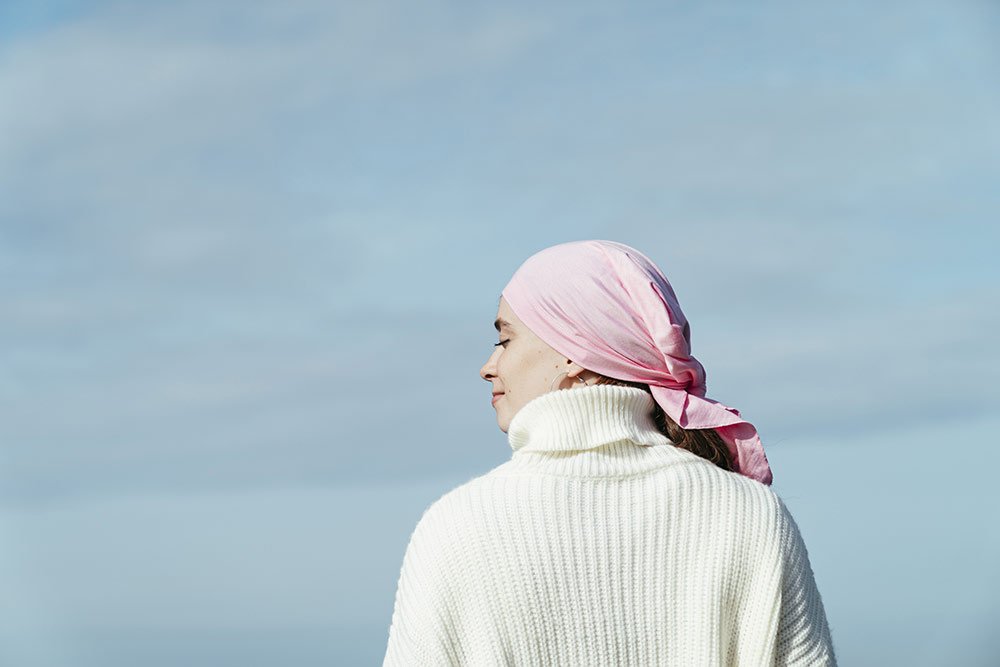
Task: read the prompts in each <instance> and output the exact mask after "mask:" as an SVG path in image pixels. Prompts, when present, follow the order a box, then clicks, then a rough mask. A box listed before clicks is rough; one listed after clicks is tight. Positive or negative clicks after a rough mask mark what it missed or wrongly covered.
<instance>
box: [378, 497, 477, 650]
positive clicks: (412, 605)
mask: <svg viewBox="0 0 1000 667" xmlns="http://www.w3.org/2000/svg"><path fill="white" fill-rule="evenodd" d="M439 503H440V501H438V503H435V504H434V505H432V506H431V507H430V508H428V509H427V511H425V512H424V515H423V517H422V518H421V519H420V521H419V522H418V524H417V526H416V528H415V529H414V531H413V534H412V536H411V537H410V542H409V544H408V545H407V547H406V553H405V555H404V556H403V567H402V570H401V571H400V575H399V582H398V585H397V589H396V601H395V606H394V607H393V613H392V625H391V626H390V628H389V643H388V646H387V648H386V653H385V658H384V661H383V663H382V664H383V667H444V666H447V665H455V664H459V662H458V660H457V659H456V656H454V655H453V646H454V644H453V642H452V641H451V638H452V637H454V633H455V630H456V629H455V628H454V627H453V625H454V624H453V623H452V620H453V619H451V618H450V617H449V613H448V611H447V610H448V605H447V598H448V584H447V576H446V574H445V573H446V564H445V563H444V561H443V550H442V548H441V545H440V532H439V530H438V528H439V526H437V524H438V523H440V521H441V519H440V518H439V517H438V512H437V511H436V510H437V509H440V508H439V507H438V505H439Z"/></svg>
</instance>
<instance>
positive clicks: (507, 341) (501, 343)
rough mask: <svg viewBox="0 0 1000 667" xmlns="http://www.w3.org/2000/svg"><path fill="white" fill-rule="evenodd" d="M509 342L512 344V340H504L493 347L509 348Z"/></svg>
mask: <svg viewBox="0 0 1000 667" xmlns="http://www.w3.org/2000/svg"><path fill="white" fill-rule="evenodd" d="M509 342H510V338H508V339H507V340H502V341H500V342H499V343H493V347H500V346H501V345H502V346H504V347H507V343H509Z"/></svg>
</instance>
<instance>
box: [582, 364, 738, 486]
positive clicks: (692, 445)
mask: <svg viewBox="0 0 1000 667" xmlns="http://www.w3.org/2000/svg"><path fill="white" fill-rule="evenodd" d="M597 384H613V385H617V386H619V387H635V388H636V389H642V390H643V391H645V392H648V393H649V394H650V395H652V393H653V392H652V391H650V389H649V385H648V384H642V383H639V382H626V381H625V380H616V379H614V378H609V377H607V376H604V375H598V379H597ZM650 416H651V417H652V418H653V423H654V424H655V425H656V429H657V430H658V431H659V432H660V433H662V434H663V435H665V436H667V437H668V438H670V441H671V442H673V443H674V445H675V446H676V447H680V448H681V449H686V450H687V451H689V452H691V453H692V454H697V455H698V456H700V457H701V458H703V459H707V460H709V461H711V462H712V463H714V464H715V465H717V466H719V467H720V468H722V469H723V470H728V471H730V472H735V470H734V467H733V460H732V458H731V457H730V456H729V448H728V447H727V446H726V443H725V441H724V440H723V439H722V436H720V435H719V434H718V432H717V431H716V430H715V429H714V428H701V429H685V428H681V427H680V426H678V425H677V422H675V421H674V420H673V419H671V418H670V416H669V415H667V413H666V412H664V411H663V408H661V407H660V405H659V404H658V403H657V402H656V401H653V412H652V413H651V414H650Z"/></svg>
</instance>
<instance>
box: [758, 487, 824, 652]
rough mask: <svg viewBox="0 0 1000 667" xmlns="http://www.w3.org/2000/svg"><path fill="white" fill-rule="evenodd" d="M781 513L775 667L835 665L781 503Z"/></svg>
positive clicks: (805, 558) (803, 557)
mask: <svg viewBox="0 0 1000 667" xmlns="http://www.w3.org/2000/svg"><path fill="white" fill-rule="evenodd" d="M781 514H782V517H781V552H782V578H781V608H780V610H779V617H778V633H777V637H776V642H775V659H774V664H775V665H776V666H785V665H788V666H792V665H794V666H796V667H797V666H800V665H801V666H806V665H810V666H812V665H816V666H824V667H826V666H835V665H836V664H837V663H836V658H835V656H834V654H833V643H832V641H831V639H830V628H829V626H828V625H827V620H826V612H825V611H824V609H823V601H822V600H821V599H820V595H819V591H818V590H817V588H816V580H815V579H814V577H813V572H812V568H811V567H810V565H809V555H808V553H807V552H806V547H805V544H804V543H803V541H802V535H801V534H800V533H799V528H798V526H797V525H796V524H795V520H794V519H792V516H791V514H790V513H789V512H788V509H787V508H786V507H785V504H784V503H781Z"/></svg>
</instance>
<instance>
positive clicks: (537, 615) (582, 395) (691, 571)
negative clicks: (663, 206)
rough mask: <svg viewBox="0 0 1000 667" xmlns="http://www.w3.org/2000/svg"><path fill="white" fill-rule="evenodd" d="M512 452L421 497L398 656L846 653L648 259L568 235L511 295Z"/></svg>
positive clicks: (520, 659)
mask: <svg viewBox="0 0 1000 667" xmlns="http://www.w3.org/2000/svg"><path fill="white" fill-rule="evenodd" d="M496 328H497V331H498V332H499V334H500V340H499V342H498V343H497V348H496V350H495V351H494V352H493V354H492V355H491V356H490V358H489V360H487V362H486V364H485V365H484V366H483V367H482V369H481V370H480V375H481V376H482V377H483V379H484V380H486V381H488V382H489V383H490V384H491V386H492V389H493V391H492V393H493V406H494V408H495V409H496V412H497V422H498V424H499V426H500V428H501V430H503V431H505V432H506V433H507V435H508V439H509V441H510V445H511V447H512V448H513V456H512V457H511V460H510V461H508V462H506V463H504V464H503V465H500V466H498V467H497V468H495V469H493V470H492V471H490V472H489V473H487V474H486V475H483V476H481V477H478V478H476V479H473V480H472V481H470V482H467V483H466V484H464V485H462V486H460V487H458V488H457V489H454V490H453V491H451V492H449V493H448V494H446V495H445V496H443V497H442V498H441V499H439V500H438V501H436V502H435V503H434V504H433V505H431V507H429V508H428V509H427V511H426V512H425V513H424V515H423V517H422V518H421V520H420V522H419V523H418V524H417V527H416V529H415V530H414V532H413V535H412V537H411V539H410V544H409V546H408V547H407V550H406V555H405V557H404V559H403V568H402V572H401V574H400V579H399V588H398V591H397V595H396V604H395V610H394V613H393V618H392V626H391V628H390V631H389V645H388V649H387V652H386V656H385V661H384V664H385V665H392V666H397V665H398V666H404V665H405V666H406V667H412V666H417V665H483V666H486V665H491V666H492V665H517V666H522V665H533V666H534V665H545V666H556V665H560V666H562V665H581V666H582V665H586V666H589V665H642V666H646V665H680V666H684V667H687V666H691V665H695V666H698V665H832V664H835V661H834V655H833V648H832V645H831V641H830V634H829V629H828V627H827V622H826V616H825V614H824V611H823V605H822V602H821V600H820V596H819V593H818V592H817V590H816V585H815V582H814V579H813V574H812V571H811V569H810V566H809V560H808V557H807V555H806V550H805V546H804V545H803V543H802V539H801V537H800V535H799V531H798V529H797V528H796V526H795V523H794V521H793V520H792V518H791V516H790V515H789V514H788V511H787V510H786V508H785V506H784V505H783V504H782V502H781V501H780V499H779V498H778V497H777V496H776V495H775V494H774V493H773V492H772V491H771V490H770V489H769V488H768V486H767V485H768V484H770V482H771V472H770V468H769V467H768V464H767V459H766V458H765V456H764V451H763V448H762V446H761V443H760V439H759V438H758V437H757V432H756V430H755V429H754V427H753V426H752V425H751V424H750V423H749V422H747V421H745V420H743V419H742V418H741V417H740V415H739V413H738V412H737V411H736V410H733V409H731V408H728V407H726V406H724V405H722V404H721V403H718V402H716V401H713V400H710V399H707V398H705V373H704V369H703V368H702V366H701V364H700V363H699V362H698V361H697V360H696V359H695V358H694V357H692V356H691V353H690V336H689V327H688V324H687V321H686V320H685V319H684V315H683V313H682V312H681V309H680V305H679V303H678V302H677V298H676V296H675V295H674V293H673V290H672V288H671V287H670V284H669V283H668V282H667V280H666V278H664V277H663V275H662V273H660V271H659V269H657V268H656V266H654V265H653V263H652V262H650V261H649V260H648V259H647V258H646V257H645V256H643V255H642V254H641V253H639V252H638V251H636V250H635V249H633V248H630V247H628V246H625V245H622V244H619V243H613V242H608V241H581V242H576V243H567V244H563V245H558V246H554V247H551V248H548V249H546V250H543V251H541V252H540V253H537V254H536V255H534V256H532V257H531V258H529V259H528V261H527V262H525V263H524V264H523V265H522V266H521V268H520V269H518V271H517V272H516V273H515V274H514V277H513V278H512V279H511V281H510V283H508V285H507V287H505V288H504V290H503V295H502V297H501V300H500V306H499V309H498V312H497V320H496Z"/></svg>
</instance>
